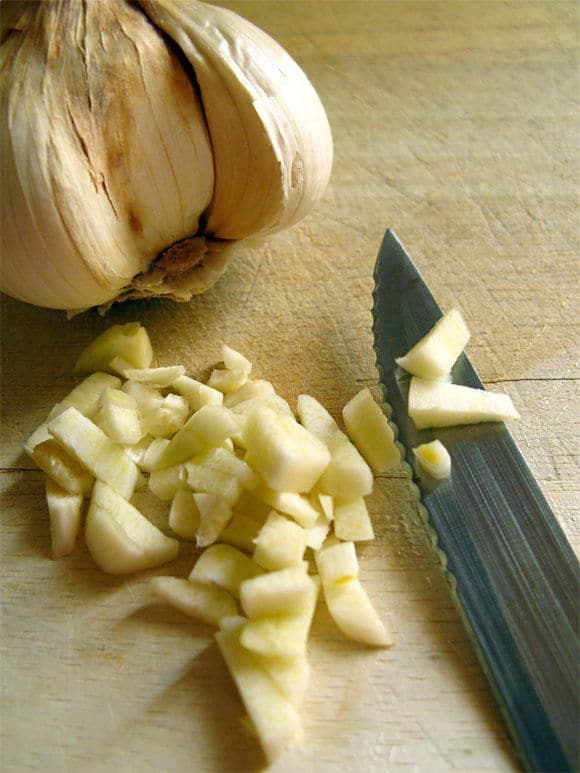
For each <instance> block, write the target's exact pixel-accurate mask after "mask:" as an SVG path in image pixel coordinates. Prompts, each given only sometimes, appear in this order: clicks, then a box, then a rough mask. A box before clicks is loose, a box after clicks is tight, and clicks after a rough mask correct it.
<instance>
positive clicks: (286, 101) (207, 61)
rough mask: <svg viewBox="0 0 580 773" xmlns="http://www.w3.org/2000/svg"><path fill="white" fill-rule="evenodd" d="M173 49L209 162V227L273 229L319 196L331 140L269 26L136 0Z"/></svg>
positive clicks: (184, 0)
mask: <svg viewBox="0 0 580 773" xmlns="http://www.w3.org/2000/svg"><path fill="white" fill-rule="evenodd" d="M140 4H141V6H142V7H143V9H144V10H145V12H146V13H147V15H148V16H149V18H150V19H151V20H152V21H153V22H154V23H155V24H156V25H157V26H159V27H160V28H161V29H163V30H164V32H166V33H167V34H168V35H169V36H170V37H171V38H172V39H173V40H174V41H175V43H176V44H177V45H178V46H179V47H180V48H181V50H182V51H183V53H184V55H185V56H186V57H187V59H188V60H189V62H190V63H191V65H192V67H193V69H194V72H195V76H196V79H197V83H198V85H199V89H200V93H201V99H202V102H203V109H204V113H205V116H206V120H207V124H208V127H209V132H210V136H211V142H212V146H213V152H214V163H215V175H216V178H215V190H214V196H213V199H212V202H211V205H210V208H209V211H208V217H207V232H208V233H209V234H212V235H214V236H216V237H219V238H222V239H242V238H244V237H247V236H249V235H251V234H254V233H262V232H267V231H273V230H278V229H280V228H283V227H286V226H288V225H291V224H292V223H294V222H296V221H297V220H299V219H300V218H301V217H303V216H304V215H305V214H306V213H307V212H308V211H309V210H310V209H311V208H312V206H313V205H314V204H315V203H316V202H317V201H318V200H319V199H320V198H321V196H322V194H323V192H324V190H325V188H326V185H327V183H328V180H329V177H330V172H331V166H332V137H331V132H330V127H329V124H328V120H327V117H326V113H325V111H324V108H323V106H322V104H321V102H320V99H319V97H318V95H317V93H316V91H315V89H314V88H313V86H312V84H311V83H310V81H309V80H308V78H307V77H306V75H305V74H304V72H303V71H302V70H301V68H300V67H299V66H298V64H297V63H296V62H295V61H294V60H293V59H292V58H291V57H290V56H289V54H288V53H287V52H286V51H285V50H284V49H283V48H282V47H281V46H280V45H279V44H278V43H277V42H276V41H274V40H273V39H272V38H271V37H270V36H269V35H268V34H267V33H265V32H264V31H263V30H261V29H259V28H258V27H256V26H254V25H253V24H252V23H251V22H249V21H247V20H246V19H244V18H243V17H241V16H238V15H237V14H236V13H234V12H233V11H230V10H227V9H224V8H219V7H216V6H213V5H209V4H207V3H203V2H196V1H195V0H155V2H153V1H152V0H140Z"/></svg>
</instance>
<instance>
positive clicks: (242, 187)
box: [1, 0, 332, 310]
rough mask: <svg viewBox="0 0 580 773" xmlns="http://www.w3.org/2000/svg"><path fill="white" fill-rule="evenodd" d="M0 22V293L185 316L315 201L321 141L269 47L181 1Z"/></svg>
mask: <svg viewBox="0 0 580 773" xmlns="http://www.w3.org/2000/svg"><path fill="white" fill-rule="evenodd" d="M17 6H18V9H17V12H15V13H12V15H11V17H10V18H9V20H8V21H6V20H5V21H4V27H5V29H4V30H3V43H2V75H1V95H2V110H1V121H2V124H1V164H2V171H3V185H2V234H1V239H2V242H1V251H2V267H1V271H2V290H3V291H4V292H6V293H7V294H9V295H12V296H14V297H16V298H19V299H21V300H24V301H27V302H30V303H34V304H37V305H40V306H46V307H50V308H61V309H68V310H80V309H83V308H87V307H90V306H95V305H105V306H106V305H108V304H110V303H111V302H112V301H114V300H119V299H124V298H131V297H147V296H154V295H161V296H167V297H172V298H176V299H178V300H187V299H189V298H190V297H191V294H192V293H197V292H202V291H204V290H205V289H207V288H208V287H209V286H210V285H211V284H213V282H214V281H216V279H217V278H218V277H219V276H220V275H221V273H222V272H223V270H224V268H225V267H226V265H227V262H228V260H229V259H230V257H231V255H232V254H233V253H234V252H235V246H236V243H237V242H238V241H239V240H243V239H245V238H247V237H249V236H252V235H254V234H263V233H268V232H271V231H275V230H277V229H281V228H284V227H286V226H289V225H291V224H292V223H294V222H296V221H297V220H298V219H300V218H301V217H303V216H304V215H305V214H306V213H307V212H308V211H309V210H310V209H311V208H312V206H313V205H314V204H315V203H316V202H317V201H318V200H319V199H320V197H321V196H322V194H323V193H324V190H325V188H326V185H327V183H328V179H329V176H330V170H331V165H332V138H331V134H330V128H329V125H328V121H327V118H326V114H325V112H324V109H323V107H322V105H321V103H320V100H319V98H318V96H317V94H316V92H315V90H314V88H313V87H312V85H311V84H310V82H309V81H308V80H307V78H306V76H305V75H304V73H303V72H302V70H301V69H300V68H299V67H298V65H297V64H296V63H295V62H294V61H293V60H292V59H291V57H290V56H289V55H288V54H287V53H286V52H285V51H284V50H283V49H282V48H281V47H280V46H279V45H278V44H277V43H276V42H275V41H273V40H272V39H271V38H270V37H269V36H268V35H267V34H266V33H265V32H263V31H262V30H259V29H258V28H257V27H255V26H254V25H252V24H251V23H250V22H248V21H246V20H245V19H242V18H241V17H240V16H238V15H236V14H234V13H233V12H231V11H227V10H225V9H222V8H217V7H215V6H210V5H207V4H206V3H202V2H196V1H195V0H156V1H155V2H153V1H150V0H143V2H142V3H141V7H138V6H135V5H134V4H133V3H130V2H128V1H127V0H98V1H93V2H81V0H54V1H53V2H50V3H44V2H41V3H38V2H28V3H27V2H24V3H18V4H17Z"/></svg>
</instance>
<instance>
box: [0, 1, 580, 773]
mask: <svg viewBox="0 0 580 773" xmlns="http://www.w3.org/2000/svg"><path fill="white" fill-rule="evenodd" d="M224 5H227V6H228V7H230V8H232V9H234V10H237V11H238V12H240V13H242V14H243V15H245V16H246V17H248V18H249V19H251V20H252V21H254V22H255V23H257V24H258V25H260V26H262V27H263V28H264V29H266V31H268V32H270V33H271V34H272V35H274V36H275V37H276V38H277V39H278V40H279V42H280V43H282V45H284V46H285V47H286V48H287V49H288V51H289V52H290V53H291V54H292V55H293V56H295V58H296V59H297V60H298V61H299V63H300V64H301V65H302V67H303V68H304V69H305V71H306V72H307V74H308V75H309V77H310V78H311V80H312V81H313V83H314V84H315V86H316V87H317V89H318V90H319V93H320V95H321V97H322V100H323V102H324V104H325V106H326V108H327V111H328V114H329V118H330V122H331V126H332V129H333V134H334V139H335V164H334V170H333V177H332V182H331V185H330V187H329V190H328V192H327V195H326V197H325V199H324V201H323V202H322V203H321V204H320V206H319V207H318V209H317V211H316V212H314V213H313V214H312V215H311V216H309V217H308V218H307V219H306V220H305V221H303V222H302V223H300V224H299V225H297V226H296V227H294V228H293V229H292V230H291V231H289V232H287V233H284V234H280V235H277V236H274V237H272V238H271V239H269V240H268V242H266V243H265V244H263V245H262V246H260V247H257V248H255V249H253V250H246V251H244V252H243V253H242V254H240V256H239V258H238V260H237V261H236V262H235V263H234V264H233V265H232V267H231V269H230V270H229V271H228V272H227V274H226V275H225V276H224V277H223V278H222V280H221V281H220V282H219V283H218V285H216V286H215V287H214V288H213V289H212V290H210V291H209V292H208V293H207V294H206V295H204V296H202V297H199V298H196V299H194V300H193V301H192V302H191V303H189V304H185V305H174V304H172V303H169V302H163V301H157V302H148V303H146V302H133V303H127V304H125V305H123V306H119V307H115V308H113V309H112V310H111V311H110V312H109V314H108V315H107V316H106V317H105V318H104V319H103V318H101V317H99V316H98V315H97V314H96V313H92V312H89V313H86V314H84V315H81V316H79V317H76V318H74V319H73V320H71V321H67V320H66V319H65V317H64V316H63V315H62V314H61V313H58V312H51V311H47V310H43V309H36V308H33V307H30V306H27V305H24V304H20V303H17V302H16V301H13V300H11V299H10V298H6V297H3V298H2V308H1V325H2V329H1V332H2V362H1V365H2V383H3V389H2V469H1V482H2V543H1V551H2V635H1V642H0V643H1V647H2V660H1V670H2V705H1V711H2V714H1V730H2V750H1V755H2V756H1V768H2V770H3V772H4V773H22V772H23V771H43V772H44V773H57V771H58V772H59V773H60V772H61V771H63V772H64V771H67V772H68V771H74V773H98V771H128V772H132V771H140V773H155V772H157V771H164V773H165V772H167V773H169V771H174V772H175V773H182V772H183V773H185V771H191V770H195V771H198V772H200V773H206V772H207V773H210V772H213V771H216V772H217V771H224V772H225V771H232V770H236V771H253V770H258V769H260V768H262V767H263V766H264V759H263V757H262V755H261V753H260V750H259V748H258V747H257V745H256V743H255V742H254V741H253V740H252V739H250V738H248V737H247V736H246V735H245V734H244V732H243V731H242V729H241V727H240V725H239V718H240V715H241V714H242V708H241V704H240V702H239V699H238V698H237V695H236V692H235V689H234V687H233V686H232V684H231V682H230V680H229V678H228V676H227V674H226V673H225V668H224V666H223V663H222V661H221V658H220V656H219V653H218V651H217V649H216V646H215V644H214V643H213V641H212V632H211V630H210V629H209V628H206V627H203V626H201V625H197V624H196V623H194V622H190V621H188V620H184V619H183V618H181V617H180V616H179V615H178V613H176V612H175V613H174V612H173V611H171V610H170V609H168V608H166V607H164V606H161V605H152V604H151V603H150V598H149V596H148V592H147V579H148V577H147V576H138V577H131V578H129V579H124V580H117V579H113V578H109V577H107V576H104V575H102V574H100V573H99V572H98V571H96V570H95V568H94V567H93V564H92V563H91V560H90V557H89V556H88V554H87V551H86V549H85V548H84V546H83V545H82V541H81V544H80V545H79V547H78V549H77V550H76V551H75V553H74V554H73V555H72V556H70V557H69V558H66V559H63V560H60V561H56V562H54V561H52V560H51V559H50V544H49V533H48V521H47V514H46V508H45V505H44V502H43V482H42V475H41V474H40V473H39V472H38V471H36V470H34V469H33V467H32V465H31V463H30V462H29V461H28V460H27V459H26V458H25V457H24V456H23V455H22V452H21V448H22V442H23V440H24V439H25V438H26V437H27V435H28V434H29V433H30V432H31V431H32V430H33V429H34V428H35V426H36V425H37V424H38V423H39V422H40V421H41V419H42V418H43V417H44V415H45V413H46V411H47V409H48V408H49V407H50V406H51V405H52V404H53V403H54V402H56V401H57V400H58V399H60V398H61V397H62V396H63V395H64V394H65V393H66V392H67V390H68V389H69V388H70V387H71V386H72V380H71V376H70V373H71V368H72V365H73V363H74V360H75V358H76V356H77V354H78V353H79V352H80V350H81V348H82V347H83V346H84V345H85V344H86V343H88V341H90V340H91V339H92V338H93V337H94V336H95V335H96V334H97V333H98V332H99V331H101V330H103V329H104V328H105V327H107V326H108V325H110V324H113V323H117V322H125V321H129V320H134V319H138V320H140V321H141V322H142V323H143V324H144V325H145V326H146V327H147V328H148V330H149V332H150V334H151V338H152V340H153V343H154V346H155V349H156V352H157V355H158V360H159V362H160V364H170V363H173V362H182V363H184V364H185V365H186V366H187V368H188V371H189V372H190V374H191V375H194V376H201V377H203V376H204V375H207V372H208V368H209V367H210V366H211V365H213V363H214V362H215V361H216V360H217V359H218V358H219V349H220V345H221V343H222V342H227V343H228V344H229V345H231V346H233V347H235V348H238V349H239V350H241V351H243V352H244V353H245V354H246V355H247V356H248V357H249V358H250V359H251V360H252V361H253V362H254V368H255V373H256V374H257V375H259V376H261V377H264V378H269V379H270V380H272V381H273V382H274V383H275V384H276V386H277V388H278V390H279V392H280V393H281V394H282V395H283V396H284V397H286V398H287V399H288V400H289V401H291V402H293V403H294V401H295V399H296V397H297V395H298V394H300V393H301V392H309V393H311V394H313V395H314V396H316V397H317V398H319V399H320V400H321V401H322V402H323V403H324V404H325V405H326V406H327V407H328V408H329V410H331V412H332V413H333V414H334V415H335V416H339V415H340V409H341V407H342V405H343V404H344V403H345V402H346V401H347V400H348V399H349V398H350V397H351V396H352V395H353V394H354V393H355V392H356V391H358V389H360V388H361V386H363V385H368V386H370V387H371V388H372V389H373V390H374V391H375V394H378V392H377V391H376V381H377V375H376V372H375V368H374V356H373V351H372V336H371V329H370V322H371V320H370V308H371V291H372V268H373V264H374V260H375V256H376V252H377V250H378V246H379V244H380V241H381V238H382V234H383V232H384V230H385V228H386V227H392V228H394V230H395V231H396V232H397V234H398V236H399V238H400V239H401V240H402V241H403V243H404V244H405V246H406V247H407V249H408V250H409V252H410V254H411V255H412V256H413V257H414V259H415V260H416V262H417V264H418V266H419V268H420V270H421V271H422V272H423V274H424V275H425V277H426V279H427V280H428V283H429V285H430V287H431V289H432V292H433V293H434V295H435V297H436V298H437V300H438V301H439V303H440V305H441V306H442V307H443V308H449V307H451V306H452V305H457V306H458V307H459V308H461V309H462V310H463V312H464V315H465V317H466V319H467V320H468V322H469V326H470V328H471V330H472V333H473V339H472V342H471V343H470V345H469V354H470V356H471V358H472V360H473V362H474V364H475V366H476V368H477V369H478V371H479V373H480V375H481V377H482V379H483V381H484V382H485V383H486V384H487V385H488V386H489V387H490V388H491V389H495V390H502V391H507V392H509V394H510V395H511V396H512V397H513V399H514V401H515V403H516V405H517V406H518V408H519V410H520V412H521V414H522V420H521V421H520V422H519V423H517V424H515V425H513V432H514V435H515V436H516V439H517V440H518V442H519V444H520V445H521V447H522V450H523V451H524V454H525V455H526V457H527V459H528V462H529V464H530V466H531V467H532V470H533V471H534V473H535V474H536V476H537V477H538V480H539V482H540V485H541V486H542V488H543V490H544V492H545V493H546V496H547V497H548V499H549V500H550V502H551V504H552V505H553V507H554V510H555V513H556V515H557V517H558V518H559V520H560V522H561V523H562V526H563V528H564V530H565V531H566V533H567V535H568V537H569V538H570V540H571V542H572V544H573V545H574V547H575V549H576V550H577V551H580V515H579V508H578V483H577V480H578V463H577V456H576V453H577V439H578V435H577V428H576V425H575V421H576V417H575V411H574V405H575V401H576V397H577V381H576V379H577V377H578V368H577V337H576V329H575V323H576V320H577V319H578V313H577V312H578V308H577V302H576V296H577V292H576V291H577V286H578V285H577V278H578V262H577V255H578V220H577V206H578V184H577V180H578V168H579V167H578V161H579V153H578V144H577V137H578V129H579V120H578V110H577V95H578V67H577V50H578V49H577V47H578V21H579V18H578V16H579V11H578V5H577V4H576V3H574V2H554V1H552V2H527V1H526V0H522V1H521V2H493V1H488V0H478V2H476V3H474V2H469V1H468V0H466V1H465V2H449V1H447V0H441V1H440V2H431V0H424V1H423V2H413V1H412V0H409V2H366V1H365V0H362V1H361V2H347V1H346V0H345V1H342V0H336V1H335V2H331V1H320V2H318V0H316V1H315V0H312V1H311V2H310V1H308V2H305V1H304V0H292V2H273V1H263V2H259V1H254V0H248V1H247V2H228V3H224ZM370 507H371V511H372V514H373V519H374V522H375V526H376V531H377V539H376V540H375V542H374V543H372V544H369V545H367V546H365V547H364V549H363V550H362V559H361V563H362V567H363V580H364V582H365V583H366V584H367V587H368V589H369V592H370V595H371V597H372V598H373V600H374V602H375V603H376V605H377V607H378V609H379V610H380V612H381V614H382V615H383V616H384V618H385V619H386V620H388V622H389V623H390V624H391V626H392V627H393V629H394V631H395V634H396V639H397V643H396V646H395V647H394V648H393V649H391V650H388V651H367V650H364V649H361V648H360V647H357V646H354V645H352V644H349V643H348V642H345V641H343V640H342V639H341V638H340V635H338V633H337V631H336V629H335V628H334V627H333V625H332V622H331V621H330V619H329V618H328V615H327V613H326V612H325V610H324V608H321V609H320V611H319V614H318V616H317V619H316V622H315V624H314V628H313V635H312V644H311V659H312V666H313V683H312V687H311V690H310V692H309V695H308V698H307V700H306V705H305V708H304V717H305V734H304V738H303V740H302V742H301V744H299V745H298V746H297V747H295V748H294V749H292V750H290V751H289V752H288V753H287V754H286V755H284V757H283V758H282V759H281V760H280V761H279V762H278V763H277V764H276V765H275V770H276V771H288V772H290V771H310V770H317V771H320V770H325V771H330V770H345V771H346V770H356V771H361V772H362V771H368V772H369V773H370V772H371V771H384V770H389V771H406V770H408V771H410V770H414V771H430V773H431V772H432V771H448V770H462V771H476V770H477V771H481V770H493V771H509V770H516V769H518V762H517V760H516V758H515V756H514V754H513V752H512V749H511V745H510V742H509V740H508V738H507V736H506V733H505V730H504V727H503V725H502V724H501V721H500V719H499V717H498V713H497V711H496V708H495V704H494V702H493V699H492V696H491V694H490V692H489V690H488V687H487V685H486V682H485V680H484V677H483V676H482V673H481V671H480V668H479V666H478V664H477V661H476V659H475V657H474V655H473V653H472V650H471V648H470V646H469V643H468V641H467V638H466V635H465V633H464V630H463V627H462V625H461V622H460V620H459V618H458V616H457V613H456V611H455V609H454V607H453V604H452V602H451V599H450V596H449V594H448V590H447V587H446V585H445V582H444V580H443V579H442V576H441V572H440V568H439V565H438V563H437V560H436V558H435V557H434V555H433V553H432V552H431V551H430V549H429V546H428V542H427V536H426V533H425V528H424V525H423V524H422V522H421V519H420V517H419V514H418V512H417V508H416V504H415V502H414V500H413V497H412V495H411V493H410V490H409V486H408V483H407V481H406V480H405V478H404V475H403V473H402V471H400V470H396V471H395V472H394V473H393V474H391V475H388V476H383V477H380V478H379V479H378V480H377V484H376V488H375V492H374V494H373V495H372V498H371V502H370ZM154 517H155V518H158V519H159V522H163V519H164V518H165V517H166V513H165V512H164V511H160V512H157V513H155V514H154ZM193 560H194V553H193V550H192V548H191V547H188V546H184V547H183V549H182V552H181V555H180V558H179V559H178V561H177V562H175V564H173V565H171V566H170V567H168V569H167V570H166V569H164V570H162V571H161V572H160V573H163V572H166V571H170V572H171V573H173V574H178V575H184V574H185V573H186V572H187V571H188V570H189V568H190V567H191V565H192V563H193Z"/></svg>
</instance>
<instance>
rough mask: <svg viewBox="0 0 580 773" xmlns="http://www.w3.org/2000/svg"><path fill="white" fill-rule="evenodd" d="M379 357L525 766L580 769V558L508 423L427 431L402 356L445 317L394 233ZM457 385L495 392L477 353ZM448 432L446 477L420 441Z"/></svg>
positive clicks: (385, 267)
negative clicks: (413, 406)
mask: <svg viewBox="0 0 580 773" xmlns="http://www.w3.org/2000/svg"><path fill="white" fill-rule="evenodd" d="M373 300H374V303H373V332H374V341H375V344H374V345H375V354H376V358H377V368H378V371H379V376H380V381H381V386H382V389H383V394H384V398H385V408H386V410H387V412H390V417H391V420H392V422H393V423H394V424H395V426H396V427H397V429H398V440H399V442H400V443H401V444H402V446H403V448H404V455H405V460H406V462H407V464H408V465H409V467H410V469H409V472H410V474H411V475H412V476H413V478H414V482H415V484H416V485H417V486H418V492H417V493H418V496H419V497H420V501H421V511H422V513H423V515H424V517H425V518H426V520H427V523H428V526H429V528H430V530H431V536H432V539H433V544H434V546H435V547H436V549H437V551H438V553H439V556H440V558H441V563H442V567H443V571H444V573H445V576H446V578H447V580H448V582H449V585H450V588H451V593H452V596H453V598H454V601H455V602H456V604H457V605H458V608H459V612H460V615H461V617H462V619H463V622H464V623H465V626H466V628H467V631H468V633H469V635H470V638H471V640H472V642H473V644H474V646H475V649H476V652H477V655H478V657H479V659H480V662H481V665H482V667H483V670H484V672H485V674H486V676H487V678H488V680H489V683H490V685H491V688H492V691H493V693H494V695H495V697H496V699H497V702H498V705H499V708H500V710H501V713H502V715H503V717H504V719H505V721H506V723H507V727H508V730H509V731H510V734H511V736H512V739H513V741H514V743H515V745H516V748H517V750H518V751H519V754H520V757H521V759H522V761H523V764H524V766H525V767H526V768H527V769H529V770H537V771H568V770H569V771H573V770H579V769H580V743H579V728H580V700H579V695H580V691H579V687H580V643H579V616H578V609H579V605H578V601H579V599H580V566H579V564H578V560H577V558H576V556H575V554H574V551H573V550H572V548H571V546H570V544H569V542H568V541H567V539H566V537H565V535H564V533H563V531H562V529H561V528H560V526H559V524H558V522H557V520H556V517H555V516H554V514H553V512H552V510H551V509H550V507H549V505H548V503H547V501H546V499H545V497H544V496H543V494H542V491H541V489H540V487H539V486H538V484H537V482H536V481H535V480H534V477H533V475H532V473H531V471H530V469H529V467H528V466H527V464H526V462H525V460H524V458H523V456H522V454H521V452H520V451H519V449H518V447H517V445H516V443H515V441H514V439H513V438H512V436H511V435H510V433H509V432H508V430H507V429H506V427H505V425H504V424H503V423H502V422H494V423H489V424H478V425H469V426H467V425H466V426H459V427H449V428H445V429H437V430H430V429H425V430H420V431H419V430H417V429H416V428H415V425H414V424H413V421H412V420H411V419H410V417H409V414H408V411H407V398H408V389H409V383H410V375H409V374H407V373H405V371H403V370H402V369H401V368H399V367H398V366H397V365H396V363H395V357H400V356H402V355H404V354H406V352H407V351H408V350H409V349H410V348H411V347H412V346H413V345H414V344H415V343H417V341H418V340H420V339H421V338H422V337H423V336H424V335H425V334H426V333H427V332H428V331H429V330H430V329H431V328H432V327H433V325H434V324H435V323H436V322H437V320H438V319H439V318H440V317H441V316H442V313H441V310H440V308H439V306H438V305H437V303H436V302H435V299H434V298H433V296H432V295H431V293H430V292H429V290H428V288H427V286H426V284H425V282H424V281H423V279H422V277H421V275H420V274H419V271H418V270H417V268H416V267H415V265H414V264H413V261H412V260H411V258H410V257H409V255H408V254H407V252H406V251H405V249H404V247H403V246H402V244H401V243H400V241H399V240H398V239H397V237H396V235H395V233H394V232H393V231H392V230H390V229H389V230H387V232H386V234H385V237H384V239H383V242H382V245H381V248H380V251H379V254H378V258H377V262H376V266H375V290H374V294H373ZM451 375H452V380H453V383H456V384H463V385H465V386H470V387H475V388H478V389H483V388H484V386H483V384H482V382H481V380H480V378H479V376H478V375H477V373H476V371H475V369H474V368H473V366H472V365H471V363H470V361H469V359H468V358H467V356H466V355H465V353H463V354H461V356H460V357H459V359H458V360H457V362H456V363H455V366H454V367H453V370H452V374H451ZM435 437H437V438H439V439H440V440H441V442H442V443H443V444H444V445H445V446H446V448H447V450H448V451H449V454H450V456H451V462H452V468H451V469H452V472H451V475H450V477H449V478H447V479H445V480H443V481H435V480H434V479H430V478H429V477H428V476H427V475H426V474H425V473H422V472H421V471H420V470H419V469H418V468H417V467H416V461H415V458H414V454H413V452H412V449H413V448H414V447H416V446H417V445H419V444H420V443H425V442H428V441H429V440H431V439H433V438H435Z"/></svg>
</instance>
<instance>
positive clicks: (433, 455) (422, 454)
mask: <svg viewBox="0 0 580 773" xmlns="http://www.w3.org/2000/svg"><path fill="white" fill-rule="evenodd" d="M413 453H414V454H415V457H416V459H417V462H418V463H419V465H420V466H421V467H422V468H423V469H424V470H425V471H426V472H427V473H429V475H431V477H433V478H437V479H443V478H447V477H449V474H450V472H451V457H450V456H449V451H448V450H447V449H446V448H445V446H444V445H443V443H442V442H441V441H440V440H432V441H431V442H430V443H423V444H422V445H420V446H417V448H414V449H413Z"/></svg>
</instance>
